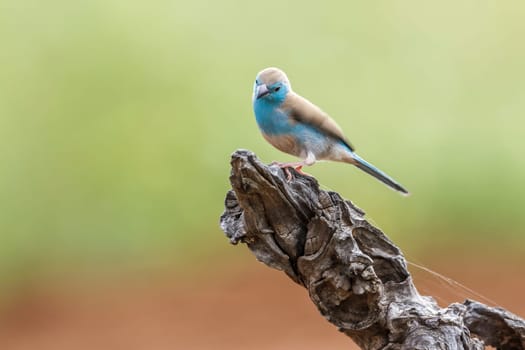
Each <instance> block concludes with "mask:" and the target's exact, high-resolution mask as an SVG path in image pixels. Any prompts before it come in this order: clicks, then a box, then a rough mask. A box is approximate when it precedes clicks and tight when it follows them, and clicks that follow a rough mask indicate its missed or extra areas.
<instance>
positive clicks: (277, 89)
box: [273, 86, 281, 92]
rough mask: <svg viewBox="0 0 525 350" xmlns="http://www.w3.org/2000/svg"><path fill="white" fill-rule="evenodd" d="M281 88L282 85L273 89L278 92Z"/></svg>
mask: <svg viewBox="0 0 525 350" xmlns="http://www.w3.org/2000/svg"><path fill="white" fill-rule="evenodd" d="M279 90H281V87H280V86H278V87H276V88H275V89H273V91H275V92H277V91H279Z"/></svg>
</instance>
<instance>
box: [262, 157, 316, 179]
mask: <svg viewBox="0 0 525 350" xmlns="http://www.w3.org/2000/svg"><path fill="white" fill-rule="evenodd" d="M271 165H277V166H279V167H280V168H281V169H284V173H285V174H286V181H288V182H290V181H292V178H293V175H292V173H291V172H290V170H289V169H288V168H294V169H295V171H297V172H298V173H299V174H301V175H305V176H311V175H309V174H307V173H305V172H304V171H302V169H303V166H305V165H306V163H305V161H301V162H290V163H280V162H272V163H271Z"/></svg>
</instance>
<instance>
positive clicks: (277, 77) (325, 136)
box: [252, 67, 408, 195]
mask: <svg viewBox="0 0 525 350" xmlns="http://www.w3.org/2000/svg"><path fill="white" fill-rule="evenodd" d="M252 101H253V110H254V112H255V119H256V120H257V124H258V125H259V129H260V130H261V132H262V134H263V136H264V138H265V139H266V140H267V141H268V142H269V143H270V144H272V145H273V146H274V147H275V148H277V149H279V150H281V151H283V152H285V153H288V154H291V155H294V156H296V157H299V158H301V159H302V160H301V161H299V162H292V163H276V164H278V165H279V166H280V167H281V168H284V169H285V172H286V174H287V176H288V180H290V179H291V173H290V172H289V170H288V169H287V168H288V167H294V168H296V170H297V171H299V172H300V171H301V168H302V167H303V166H305V165H307V166H309V165H313V164H314V163H315V162H316V161H317V160H333V161H337V162H345V163H350V164H353V165H355V166H356V167H358V168H359V169H361V170H363V171H364V172H366V173H368V174H370V175H372V176H373V177H375V178H376V179H378V180H379V181H381V182H383V183H385V184H386V185H387V186H389V187H391V188H393V189H394V190H396V191H399V192H401V193H402V194H405V195H406V194H408V191H407V190H406V189H405V188H403V186H401V185H400V184H399V183H397V182H396V181H395V180H394V179H392V178H391V177H390V176H388V175H387V174H385V173H384V172H382V171H381V170H379V169H377V168H376V167H375V166H373V165H372V164H370V163H368V162H367V161H366V160H364V159H363V158H361V157H359V156H358V155H357V154H356V153H355V152H354V148H353V146H352V145H351V144H350V142H349V141H348V139H347V138H346V137H345V135H344V134H343V132H342V130H341V128H340V127H339V126H338V125H337V123H336V122H335V121H334V120H333V119H332V118H330V116H328V114H326V113H325V112H323V111H322V110H321V109H320V108H319V107H317V106H316V105H314V104H313V103H311V102H310V101H308V100H307V99H305V98H304V97H302V96H300V95H298V94H296V93H295V92H293V90H292V86H291V85H290V81H289V80H288V77H287V76H286V74H285V73H284V72H283V71H282V70H280V69H278V68H273V67H271V68H266V69H263V70H262V71H260V72H259V73H258V74H257V77H256V79H255V84H254V89H253V99H252Z"/></svg>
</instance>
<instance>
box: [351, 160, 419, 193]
mask: <svg viewBox="0 0 525 350" xmlns="http://www.w3.org/2000/svg"><path fill="white" fill-rule="evenodd" d="M349 163H352V164H353V165H355V166H356V167H358V168H359V169H361V170H363V171H364V172H365V173H367V174H370V175H372V176H373V177H375V178H376V179H378V180H379V181H381V182H382V183H384V184H386V185H387V186H389V187H390V188H392V189H394V190H396V191H398V192H401V193H402V194H404V195H408V194H409V193H408V191H407V190H406V189H405V188H404V187H403V186H401V185H400V184H399V183H397V182H396V181H395V180H394V179H392V178H391V177H390V176H388V175H387V174H385V173H384V172H382V171H381V170H379V169H378V168H376V167H375V166H373V165H372V164H370V163H368V162H367V161H366V160H364V159H363V158H361V157H359V156H358V155H357V154H355V153H352V159H351V160H350V161H349Z"/></svg>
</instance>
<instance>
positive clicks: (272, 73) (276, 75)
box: [257, 67, 291, 90]
mask: <svg viewBox="0 0 525 350" xmlns="http://www.w3.org/2000/svg"><path fill="white" fill-rule="evenodd" d="M277 82H282V83H285V84H286V85H288V88H290V90H291V85H290V81H289V80H288V77H287V76H286V73H285V72H283V71H282V70H280V69H279V68H275V67H269V68H265V69H263V70H262V71H260V72H259V73H258V74H257V84H264V85H266V86H272V85H273V84H275V83H277Z"/></svg>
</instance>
